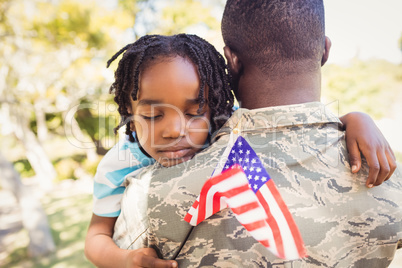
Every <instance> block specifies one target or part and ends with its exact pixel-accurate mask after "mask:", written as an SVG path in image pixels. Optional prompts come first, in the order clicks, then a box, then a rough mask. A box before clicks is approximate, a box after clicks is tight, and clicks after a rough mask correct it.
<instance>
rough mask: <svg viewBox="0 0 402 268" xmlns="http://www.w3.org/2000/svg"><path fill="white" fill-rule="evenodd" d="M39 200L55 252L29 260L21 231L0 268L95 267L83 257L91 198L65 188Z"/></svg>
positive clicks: (24, 236) (74, 188)
mask: <svg viewBox="0 0 402 268" xmlns="http://www.w3.org/2000/svg"><path fill="white" fill-rule="evenodd" d="M72 185H74V183H72ZM56 188H58V187H57V185H56ZM61 188H63V187H61ZM41 201H42V204H43V207H44V209H45V211H46V214H47V215H48V221H49V224H50V228H51V232H52V236H53V239H54V242H55V244H56V251H55V252H53V253H51V254H49V255H47V256H42V257H37V258H30V257H29V256H28V252H27V246H28V242H29V241H28V235H27V232H26V231H25V230H24V229H21V230H20V231H18V232H17V233H15V234H14V238H13V239H14V240H13V241H17V242H16V243H14V244H13V246H14V247H15V248H14V249H13V250H12V252H11V253H10V254H9V255H8V257H7V258H6V262H5V263H4V266H3V267H28V268H29V267H35V268H42V267H84V268H85V267H94V266H93V265H92V264H91V263H90V262H89V261H87V260H86V258H85V256H84V240H85V235H86V231H87V228H88V224H89V220H90V217H91V213H92V212H91V211H92V195H91V194H89V193H85V192H83V191H80V189H77V188H76V187H67V189H58V190H55V191H53V192H52V193H51V194H49V195H46V196H45V197H43V198H42V200H41Z"/></svg>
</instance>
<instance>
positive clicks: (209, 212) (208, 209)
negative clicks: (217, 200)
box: [198, 185, 219, 219]
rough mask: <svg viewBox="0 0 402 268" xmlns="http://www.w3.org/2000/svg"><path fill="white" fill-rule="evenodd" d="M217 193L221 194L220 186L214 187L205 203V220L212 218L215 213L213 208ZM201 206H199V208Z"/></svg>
mask: <svg viewBox="0 0 402 268" xmlns="http://www.w3.org/2000/svg"><path fill="white" fill-rule="evenodd" d="M216 192H219V186H218V185H213V186H212V187H211V188H210V189H209V191H208V193H207V196H206V202H205V219H206V218H208V217H210V216H211V215H212V213H213V208H214V203H213V201H214V195H215V194H216ZM199 207H200V205H198V208H199Z"/></svg>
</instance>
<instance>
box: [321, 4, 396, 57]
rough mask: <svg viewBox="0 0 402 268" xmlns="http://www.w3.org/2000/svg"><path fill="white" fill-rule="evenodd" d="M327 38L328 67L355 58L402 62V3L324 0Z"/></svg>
mask: <svg viewBox="0 0 402 268" xmlns="http://www.w3.org/2000/svg"><path fill="white" fill-rule="evenodd" d="M324 4H325V16H326V35H327V36H328V37H329V38H330V39H331V41H332V48H331V53H330V58H329V61H328V63H340V64H341V63H346V62H347V61H349V60H350V59H351V58H353V57H356V56H357V57H359V58H360V59H363V60H366V59H371V58H380V59H386V60H388V61H390V62H393V63H401V62H402V52H401V50H400V49H399V47H398V39H399V38H400V37H401V35H402V0H381V1H380V0H324Z"/></svg>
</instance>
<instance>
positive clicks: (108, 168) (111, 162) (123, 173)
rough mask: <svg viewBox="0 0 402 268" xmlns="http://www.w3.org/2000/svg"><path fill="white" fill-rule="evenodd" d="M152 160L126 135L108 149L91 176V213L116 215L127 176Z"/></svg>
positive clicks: (104, 215)
mask: <svg viewBox="0 0 402 268" xmlns="http://www.w3.org/2000/svg"><path fill="white" fill-rule="evenodd" d="M154 162H155V160H154V159H152V158H149V157H147V156H146V155H145V154H144V153H143V152H142V151H141V150H140V149H139V147H138V143H136V142H134V143H133V142H130V141H129V140H128V138H127V137H126V138H125V139H124V140H121V141H119V142H118V143H117V144H116V145H115V146H114V147H113V148H111V149H110V150H109V151H108V152H107V153H106V155H105V156H104V157H103V159H102V160H101V161H100V163H99V165H98V168H97V171H96V174H95V177H94V193H93V213H94V214H96V215H98V216H102V217H117V216H119V214H120V210H121V205H120V204H121V203H120V202H121V198H122V195H123V192H124V190H125V188H126V187H125V179H126V177H127V176H128V175H130V176H132V175H133V173H135V174H137V173H138V172H139V170H140V169H142V168H143V167H146V166H148V165H150V164H152V163H154Z"/></svg>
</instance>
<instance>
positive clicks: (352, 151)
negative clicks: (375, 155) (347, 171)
mask: <svg viewBox="0 0 402 268" xmlns="http://www.w3.org/2000/svg"><path fill="white" fill-rule="evenodd" d="M347 147H348V153H349V164H350V167H351V169H352V173H356V172H358V171H359V170H360V167H361V164H362V158H361V155H360V150H359V147H358V146H357V143H356V142H348V143H347Z"/></svg>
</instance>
